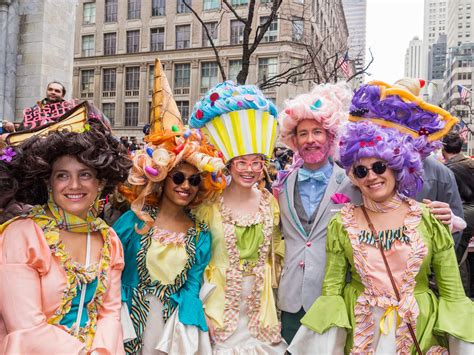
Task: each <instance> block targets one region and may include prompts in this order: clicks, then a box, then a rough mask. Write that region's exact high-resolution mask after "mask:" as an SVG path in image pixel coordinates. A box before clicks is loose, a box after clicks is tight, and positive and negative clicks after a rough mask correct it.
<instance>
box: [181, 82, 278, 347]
mask: <svg viewBox="0 0 474 355" xmlns="http://www.w3.org/2000/svg"><path fill="white" fill-rule="evenodd" d="M190 125H191V127H195V128H201V131H202V132H203V133H204V134H205V135H206V136H207V137H208V139H209V140H210V141H211V143H212V144H214V145H215V146H216V147H217V148H219V149H220V150H221V152H222V154H223V155H224V157H225V159H226V161H227V171H228V181H229V185H228V187H226V189H225V190H224V192H223V193H222V195H221V196H220V198H219V200H218V201H217V202H213V203H210V204H209V203H208V204H202V205H201V206H199V207H198V208H197V209H196V215H197V216H199V218H202V219H203V220H204V221H206V222H207V224H208V225H209V228H210V231H211V233H212V256H211V260H210V262H209V266H208V267H207V269H206V272H205V278H206V281H207V282H209V283H210V284H212V285H214V286H215V289H214V291H213V292H212V293H211V294H210V295H209V297H208V298H207V300H206V301H205V312H206V316H207V319H208V325H209V331H210V334H211V337H212V341H213V344H214V345H213V352H214V353H215V354H235V353H239V354H255V353H262V354H263V353H265V354H284V353H285V351H286V343H285V342H284V341H283V340H282V338H281V335H280V322H279V320H278V316H277V309H276V305H275V298H274V294H273V290H272V287H276V282H277V273H278V272H277V269H278V267H279V265H280V263H281V258H282V257H283V255H284V250H283V248H284V245H283V242H282V240H281V234H280V232H279V229H278V224H279V209H278V205H277V202H276V200H275V199H274V197H273V196H272V195H271V194H270V193H269V192H268V191H267V190H265V189H263V188H262V186H261V185H263V184H261V182H262V179H263V169H264V168H265V165H266V161H267V159H268V158H269V157H271V154H272V152H273V148H274V144H275V140H276V129H277V109H276V107H275V105H274V104H273V103H272V102H271V101H270V100H268V99H266V98H265V96H264V95H263V94H262V93H261V92H260V90H259V89H258V88H257V87H255V86H252V85H236V84H234V83H233V82H231V81H226V82H224V83H220V84H218V85H216V86H215V87H214V88H212V89H211V90H210V91H209V92H208V93H207V94H206V95H205V96H204V97H203V98H202V99H201V100H200V101H198V102H197V103H196V105H195V106H194V110H193V113H192V115H191V118H190Z"/></svg>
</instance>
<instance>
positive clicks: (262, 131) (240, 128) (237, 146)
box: [189, 81, 278, 160]
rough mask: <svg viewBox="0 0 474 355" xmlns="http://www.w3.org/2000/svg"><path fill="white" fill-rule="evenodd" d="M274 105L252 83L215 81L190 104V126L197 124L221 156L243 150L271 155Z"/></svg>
mask: <svg viewBox="0 0 474 355" xmlns="http://www.w3.org/2000/svg"><path fill="white" fill-rule="evenodd" d="M277 114H278V111H277V108H276V106H275V105H274V104H273V103H272V102H271V101H270V100H268V99H267V98H266V97H265V96H264V95H263V93H262V92H261V91H260V90H259V89H258V88H257V87H256V86H254V85H238V84H235V83H234V82H232V81H225V82H223V83H220V84H217V85H216V86H214V87H213V88H212V89H211V90H209V91H208V92H207V94H206V95H205V96H204V97H203V98H202V99H201V100H200V101H198V102H197V103H196V104H195V105H194V109H193V113H192V114H191V117H190V119H189V123H190V126H191V127H193V128H201V130H202V132H203V133H204V134H205V135H206V136H207V137H208V138H209V141H210V142H211V143H212V144H214V145H215V146H216V147H217V148H219V149H220V150H221V151H222V153H223V155H224V157H225V159H227V160H230V159H232V158H234V157H237V156H241V155H247V154H263V155H265V156H267V157H271V155H272V152H273V147H274V145H275V141H276V136H277V134H276V131H277V119H276V117H277Z"/></svg>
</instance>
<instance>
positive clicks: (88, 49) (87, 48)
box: [82, 35, 95, 57]
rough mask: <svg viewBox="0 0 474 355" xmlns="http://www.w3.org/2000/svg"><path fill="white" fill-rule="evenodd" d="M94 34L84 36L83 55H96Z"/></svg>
mask: <svg viewBox="0 0 474 355" xmlns="http://www.w3.org/2000/svg"><path fill="white" fill-rule="evenodd" d="M94 46H95V43H94V35H87V36H82V56H83V57H91V56H93V55H94Z"/></svg>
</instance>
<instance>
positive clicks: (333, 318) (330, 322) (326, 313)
mask: <svg viewBox="0 0 474 355" xmlns="http://www.w3.org/2000/svg"><path fill="white" fill-rule="evenodd" d="M346 236H347V233H346V232H345V230H344V227H343V223H342V221H341V216H340V214H337V215H336V216H334V217H333V219H332V220H331V222H330V223H329V225H328V233H327V239H326V275H325V277H324V281H323V288H322V294H321V296H320V297H319V298H318V299H316V301H315V302H314V304H313V305H312V306H311V308H310V309H309V310H308V312H307V313H306V315H305V316H304V317H303V318H302V319H301V324H303V325H305V326H306V327H307V328H309V329H311V330H313V331H314V332H316V333H319V334H322V333H324V332H325V331H326V330H328V329H330V328H332V327H340V328H348V329H350V328H351V325H350V323H349V316H348V314H347V308H346V304H345V303H344V299H343V297H342V291H343V289H344V286H345V284H346V271H347V260H346V258H345V255H344V248H343V245H342V243H341V239H342V238H345V237H346Z"/></svg>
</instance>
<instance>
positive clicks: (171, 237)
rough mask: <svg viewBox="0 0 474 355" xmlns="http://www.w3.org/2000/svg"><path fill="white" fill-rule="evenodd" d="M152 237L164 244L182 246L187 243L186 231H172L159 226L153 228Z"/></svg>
mask: <svg viewBox="0 0 474 355" xmlns="http://www.w3.org/2000/svg"><path fill="white" fill-rule="evenodd" d="M152 238H153V239H155V240H156V241H158V242H160V243H161V244H162V245H168V244H177V245H180V246H182V245H184V244H186V240H187V237H186V233H183V232H170V231H168V230H165V229H160V228H158V227H153V228H152Z"/></svg>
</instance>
